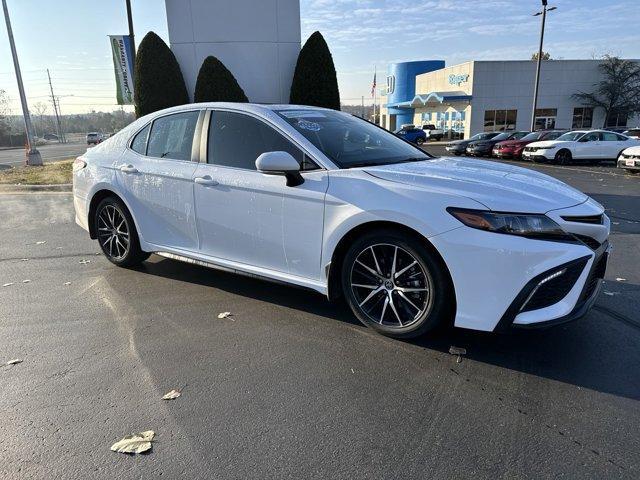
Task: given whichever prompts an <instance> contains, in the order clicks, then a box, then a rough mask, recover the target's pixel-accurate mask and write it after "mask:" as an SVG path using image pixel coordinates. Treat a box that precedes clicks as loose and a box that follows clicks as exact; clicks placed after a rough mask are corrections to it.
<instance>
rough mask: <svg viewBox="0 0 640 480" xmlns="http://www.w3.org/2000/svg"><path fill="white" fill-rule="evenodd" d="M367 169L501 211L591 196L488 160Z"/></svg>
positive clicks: (539, 208) (549, 206)
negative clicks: (469, 199) (468, 199)
mask: <svg viewBox="0 0 640 480" xmlns="http://www.w3.org/2000/svg"><path fill="white" fill-rule="evenodd" d="M364 170H365V171H366V172H367V173H369V174H370V175H373V176H374V177H377V178H380V179H383V180H388V181H390V182H398V183H403V184H406V185H413V186H415V187H419V188H423V189H425V190H428V191H433V192H442V193H447V194H450V195H459V196H463V197H467V198H471V199H473V200H475V201H477V202H480V203H481V204H483V205H485V206H486V207H487V208H489V209H491V210H494V211H501V212H521V213H524V212H526V213H546V212H548V211H550V210H556V209H558V208H566V207H570V206H573V205H578V204H580V203H583V202H585V201H586V200H587V199H588V197H587V195H585V194H584V193H582V192H580V191H578V190H575V189H574V188H572V187H570V186H568V185H566V184H565V183H563V182H561V181H559V180H556V179H555V178H553V177H550V176H548V175H545V174H543V173H539V172H535V171H533V170H529V169H526V168H521V167H516V166H512V165H506V164H502V163H496V162H489V161H486V160H472V159H460V158H452V157H439V158H435V159H432V160H426V161H423V162H411V163H397V164H393V165H381V166H377V167H366V168H364Z"/></svg>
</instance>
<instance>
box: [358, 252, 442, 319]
mask: <svg viewBox="0 0 640 480" xmlns="http://www.w3.org/2000/svg"><path fill="white" fill-rule="evenodd" d="M350 284H351V291H352V293H353V295H354V297H355V299H356V304H357V305H358V307H359V308H360V310H361V312H362V313H364V314H365V315H366V316H367V317H368V318H370V319H371V321H373V322H376V323H377V324H379V325H384V326H385V327H387V328H392V329H393V328H405V327H407V326H409V325H411V324H412V323H414V322H417V321H418V320H419V319H420V318H424V315H425V312H428V311H429V310H430V309H431V306H432V279H431V276H430V275H429V274H428V272H427V271H426V270H425V268H424V267H423V266H422V265H421V263H420V262H418V260H417V259H416V257H414V255H413V254H411V253H409V252H408V251H407V250H405V249H403V248H402V247H399V246H398V245H394V244H385V243H382V244H375V245H368V246H367V247H366V248H364V249H363V250H362V251H361V252H360V253H359V254H358V255H357V256H356V258H355V261H354V263H353V264H352V267H351V279H350ZM389 310H391V312H393V313H389Z"/></svg>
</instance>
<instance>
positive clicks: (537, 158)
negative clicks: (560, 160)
mask: <svg viewBox="0 0 640 480" xmlns="http://www.w3.org/2000/svg"><path fill="white" fill-rule="evenodd" d="M522 159H523V160H531V161H532V162H548V161H550V160H552V159H553V155H551V157H549V156H548V154H547V153H546V152H545V151H542V152H540V151H538V152H527V151H526V150H524V151H523V152H522Z"/></svg>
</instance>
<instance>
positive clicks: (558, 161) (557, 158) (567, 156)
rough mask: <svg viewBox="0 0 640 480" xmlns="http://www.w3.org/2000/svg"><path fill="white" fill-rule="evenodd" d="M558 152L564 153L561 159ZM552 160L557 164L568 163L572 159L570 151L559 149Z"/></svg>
mask: <svg viewBox="0 0 640 480" xmlns="http://www.w3.org/2000/svg"><path fill="white" fill-rule="evenodd" d="M560 154H565V158H564V159H562V158H561V156H560ZM553 160H554V162H555V163H556V164H558V165H568V164H569V163H571V160H572V155H571V152H570V151H569V150H560V151H559V152H558V153H556V155H555V157H554V158H553Z"/></svg>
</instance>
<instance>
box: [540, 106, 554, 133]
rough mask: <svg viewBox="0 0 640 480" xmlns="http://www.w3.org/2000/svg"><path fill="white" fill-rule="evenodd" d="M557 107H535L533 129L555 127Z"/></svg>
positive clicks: (550, 128)
mask: <svg viewBox="0 0 640 480" xmlns="http://www.w3.org/2000/svg"><path fill="white" fill-rule="evenodd" d="M557 116H558V109H557V108H536V121H535V129H536V131H537V130H552V129H554V128H556V117H557Z"/></svg>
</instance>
